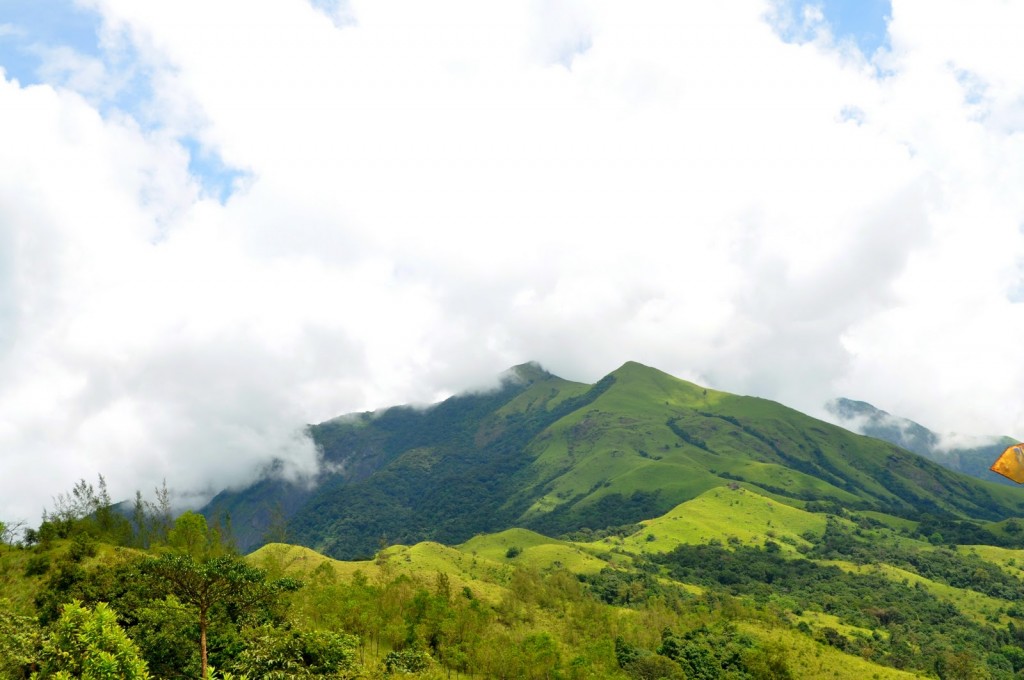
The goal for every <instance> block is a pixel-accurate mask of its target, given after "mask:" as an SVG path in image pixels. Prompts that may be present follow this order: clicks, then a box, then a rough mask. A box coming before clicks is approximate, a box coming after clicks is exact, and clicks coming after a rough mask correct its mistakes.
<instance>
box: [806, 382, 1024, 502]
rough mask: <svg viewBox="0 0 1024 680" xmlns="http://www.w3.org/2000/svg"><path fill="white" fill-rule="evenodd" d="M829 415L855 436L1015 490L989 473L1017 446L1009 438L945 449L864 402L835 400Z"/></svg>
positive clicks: (929, 434) (926, 433)
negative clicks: (899, 449) (1008, 447)
mask: <svg viewBox="0 0 1024 680" xmlns="http://www.w3.org/2000/svg"><path fill="white" fill-rule="evenodd" d="M826 408H827V409H828V411H829V413H831V414H832V415H833V416H835V417H836V418H837V419H838V420H839V422H840V423H841V424H842V425H843V426H845V427H848V428H849V429H851V430H854V431H855V432H860V433H861V434H864V435H867V436H869V437H875V438H876V439H881V440H883V441H887V442H891V443H893V444H895V445H896V446H900V447H902V448H904V449H907V450H908V451H913V452H914V453H916V454H919V455H921V456H924V457H925V458H927V459H929V460H932V461H935V462H936V463H938V464H939V465H942V466H943V467H946V468H949V469H950V470H955V471H957V472H963V473H964V474H967V475H970V476H972V477H977V478H978V479H984V480H986V481H990V482H998V483H1000V484H1004V485H1009V486H1016V485H1015V484H1014V483H1013V482H1012V481H1010V480H1008V479H1007V478H1005V477H1003V476H1002V475H997V474H996V473H994V472H992V471H991V470H989V467H990V466H991V465H992V461H994V460H995V459H996V458H997V457H998V456H999V454H1000V453H1001V452H1002V451H1003V450H1004V449H1005V448H1006V447H1007V446H1010V445H1011V444H1015V443H1016V442H1017V440H1016V439H1012V438H1010V437H990V438H989V439H990V441H989V442H988V443H985V444H982V445H979V446H975V447H969V448H963V447H961V448H946V447H943V446H942V441H941V437H939V435H938V434H936V433H935V432H933V431H931V430H929V429H928V428H926V427H924V426H923V425H919V424H918V423H915V422H914V421H913V420H908V419H907V418H901V417H899V416H894V415H890V414H889V413H886V412H885V411H883V410H881V409H878V408H875V407H874V406H872V405H871V404H869V403H867V402H864V401H854V400H852V399H843V398H840V399H836V400H834V401H832V402H830V403H829V404H827V405H826Z"/></svg>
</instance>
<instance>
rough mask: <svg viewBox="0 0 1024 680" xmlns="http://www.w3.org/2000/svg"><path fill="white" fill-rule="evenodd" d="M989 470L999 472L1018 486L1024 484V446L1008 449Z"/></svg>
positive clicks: (1019, 445) (1016, 445)
mask: <svg viewBox="0 0 1024 680" xmlns="http://www.w3.org/2000/svg"><path fill="white" fill-rule="evenodd" d="M989 470H991V471H992V472H998V473H999V474H1001V475H1002V476H1003V477H1008V478H1010V479H1012V480H1013V481H1015V482H1017V483H1018V484H1024V444H1014V445H1013V446H1010V447H1007V449H1006V450H1005V451H1003V453H1002V454H1001V455H1000V456H999V458H997V459H996V462H994V463H992V467H990V468H989Z"/></svg>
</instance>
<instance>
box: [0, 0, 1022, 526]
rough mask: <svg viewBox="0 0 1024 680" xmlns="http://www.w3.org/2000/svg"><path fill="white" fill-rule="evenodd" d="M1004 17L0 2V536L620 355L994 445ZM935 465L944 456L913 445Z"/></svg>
mask: <svg viewBox="0 0 1024 680" xmlns="http://www.w3.org/2000/svg"><path fill="white" fill-rule="evenodd" d="M1022 32H1024V3H1019V2H1010V1H1007V0H977V1H976V2H971V3H964V2H959V1H955V0H892V2H891V3H890V2H888V1H887V0H867V1H854V0H828V1H826V2H821V3H816V2H804V1H803V0H732V1H730V2H702V3H680V2H674V1H666V2H658V1H654V0H651V1H648V0H639V1H637V2H629V3H622V2H611V1H604V0H594V1H593V2H583V1H579V2H577V1H575V0H545V1H542V0H508V1H507V2H502V3H480V2H473V1H470V0H435V1H434V2H431V3H423V2H417V1H414V0H372V1H370V0H351V1H347V0H268V1H266V2H259V3H254V2H245V1H243V0H219V1H218V2H209V0H203V1H202V2H200V1H199V0H179V1H178V2H173V3H168V2H161V3H157V2H139V0H0V519H5V520H7V521H11V520H18V519H23V520H27V521H28V522H30V523H35V522H37V520H38V518H39V516H40V514H41V512H42V510H43V508H44V507H48V506H49V507H52V505H51V501H52V498H53V497H54V496H56V495H57V494H58V493H61V492H64V491H67V490H68V489H70V488H71V486H72V485H73V484H74V483H75V481H77V480H78V479H80V478H86V479H88V480H94V479H96V476H97V475H98V474H103V475H104V477H105V478H106V480H107V483H108V485H109V488H110V492H111V494H112V495H113V496H114V497H115V498H129V497H131V496H133V495H134V493H135V490H136V489H139V490H142V492H143V493H144V494H145V495H151V493H152V489H153V488H154V487H156V486H157V485H159V484H160V483H161V482H162V480H166V481H167V484H168V486H169V487H170V488H171V490H172V491H173V493H174V494H175V498H176V499H177V501H178V502H179V503H180V504H182V505H183V506H185V505H189V504H191V505H193V506H194V505H196V504H198V503H202V502H203V501H204V500H206V499H207V498H209V496H210V495H211V494H212V493H215V492H216V491H217V490H219V489H221V488H224V487H229V486H238V485H243V484H246V483H247V482H249V481H251V480H252V479H253V478H254V477H255V476H256V475H258V474H259V473H260V471H261V470H264V469H266V468H267V467H268V466H270V465H272V464H273V462H274V461H275V460H280V461H283V465H281V466H279V467H280V470H281V471H282V472H281V474H284V475H286V476H288V477H289V478H292V479H297V480H303V479H309V478H310V477H311V475H313V474H315V472H316V469H317V465H318V461H317V455H316V451H315V449H314V447H313V446H312V443H311V442H310V441H309V440H308V438H306V437H305V436H304V435H303V427H304V425H305V424H307V423H315V422H320V421H323V420H325V419H328V418H331V417H334V416H337V415H339V414H343V413H348V412H353V411H364V410H372V409H377V408H382V407H386V406H389V405H393V404H400V403H430V402H433V401H436V400H439V399H442V398H444V397H445V396H447V395H450V394H453V393H457V392H460V391H464V390H467V389H483V388H486V387H487V386H489V385H493V384H495V381H496V380H497V378H496V376H498V375H499V374H500V373H501V372H502V371H504V370H505V369H507V368H509V367H510V366H513V365H515V364H519V363H523V362H526V361H537V362H539V363H540V364H542V365H543V366H544V367H545V368H547V369H548V370H550V371H552V372H553V373H555V374H557V375H559V376H562V377H564V378H567V379H571V380H578V381H583V382H594V381H596V380H598V379H600V378H601V377H602V376H604V375H605V374H607V373H609V372H611V371H613V370H614V369H616V368H617V367H618V366H620V365H621V364H622V363H624V362H625V361H629V360H634V361H639V362H642V363H645V364H648V365H651V366H654V367H656V368H659V369H661V370H663V371H666V372H668V373H671V374H673V375H676V376H679V377H681V378H685V379H688V380H692V381H695V382H698V383H700V384H702V385H706V386H710V387H713V388H716V389H721V390H726V391H730V392H735V393H740V394H750V395H756V396H760V397H765V398H769V399H774V400H777V401H781V402H783V403H785V404H787V405H789V406H793V407H795V408H798V409H800V410H803V411H805V412H808V413H811V414H812V415H818V416H822V417H826V414H825V411H824V408H823V407H824V404H825V403H826V402H827V401H828V400H829V399H832V398H834V397H838V396H845V397H848V398H852V399H859V400H864V401H868V402H870V403H872V404H874V405H875V406H877V407H879V408H882V409H885V410H887V411H889V412H891V413H894V414H898V415H901V416H904V417H908V418H912V419H914V420H916V421H918V422H920V423H922V424H924V425H926V426H927V427H929V428H931V429H933V430H936V431H939V432H943V433H957V435H958V436H963V437H967V436H971V435H989V434H998V435H1010V436H1018V437H1020V436H1024V389H1022V388H1021V386H1022V385H1024V380H1022V378H1024V351H1022V345H1024V341H1022V339H1024V307H1022V302H1024V234H1022V225H1024V69H1022V68H1021V65H1022V64H1024V41H1021V40H1020V39H1019V36H1020V35H1021V33H1022ZM950 441H955V439H954V438H951V439H950Z"/></svg>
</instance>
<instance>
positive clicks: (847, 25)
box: [774, 0, 892, 59]
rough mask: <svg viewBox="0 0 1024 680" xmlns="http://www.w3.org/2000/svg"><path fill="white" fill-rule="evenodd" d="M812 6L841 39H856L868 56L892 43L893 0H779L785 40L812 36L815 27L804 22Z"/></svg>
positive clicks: (778, 12) (780, 26) (778, 23)
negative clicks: (890, 27) (890, 39)
mask: <svg viewBox="0 0 1024 680" xmlns="http://www.w3.org/2000/svg"><path fill="white" fill-rule="evenodd" d="M808 8H815V9H817V10H819V11H820V12H821V14H822V15H823V17H824V20H825V21H826V22H827V23H828V25H829V28H830V29H831V31H832V35H834V36H835V38H836V40H837V41H843V40H852V41H853V42H854V43H855V44H856V45H857V47H858V48H859V49H860V51H861V53H862V54H864V56H865V57H867V58H868V59H870V58H871V57H872V55H874V53H875V52H876V51H877V50H878V49H879V48H883V47H888V45H889V33H888V21H889V18H890V17H891V16H892V2H891V0H815V1H814V2H806V1H804V0H778V1H777V2H776V15H775V17H774V19H775V27H776V30H778V31H779V34H780V35H781V36H782V38H783V39H784V40H786V41H788V42H802V41H803V40H806V39H808V38H809V37H810V35H809V33H810V31H809V29H810V28H811V27H809V26H807V25H806V22H805V21H804V14H805V10H806V9H808Z"/></svg>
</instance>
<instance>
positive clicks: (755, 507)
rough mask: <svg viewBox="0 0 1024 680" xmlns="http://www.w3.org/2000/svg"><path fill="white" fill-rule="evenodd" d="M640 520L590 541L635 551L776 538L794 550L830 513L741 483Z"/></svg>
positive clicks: (818, 531)
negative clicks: (618, 534)
mask: <svg viewBox="0 0 1024 680" xmlns="http://www.w3.org/2000/svg"><path fill="white" fill-rule="evenodd" d="M640 524H641V526H642V529H641V530H640V531H638V532H636V533H634V534H632V535H630V536H627V537H625V538H623V539H605V540H604V541H602V542H598V543H596V544H591V545H601V544H602V543H603V544H605V545H616V544H617V545H620V546H622V547H623V548H625V549H626V550H629V551H632V552H667V551H669V550H671V549H672V548H674V547H676V546H677V545H680V544H684V543H707V542H709V541H712V540H717V541H720V542H722V543H729V542H735V541H738V542H740V543H742V544H746V545H764V543H765V542H766V541H769V540H773V541H776V542H777V543H778V544H779V545H780V547H781V549H782V550H783V551H787V552H795V551H796V546H798V545H808V541H807V540H806V539H805V538H804V534H807V533H808V532H810V534H813V535H816V536H820V535H821V533H822V532H823V531H824V529H825V517H824V515H821V514H815V513H810V512H805V511H804V510H800V509H798V508H794V507H791V506H789V505H785V504H783V503H779V502H778V501H775V500H772V499H770V498H767V497H765V496H761V495H759V494H756V493H752V492H750V491H747V490H745V489H742V488H736V489H733V488H729V487H724V486H723V487H718V488H715V489H712V490H710V491H706V492H704V493H703V494H701V495H700V496H698V497H697V498H695V499H693V500H691V501H687V502H685V503H682V504H680V505H678V506H676V507H675V508H673V509H672V510H670V511H669V512H668V513H667V514H665V515H662V516H661V517H657V518H655V519H651V520H646V521H644V522H641V523H640Z"/></svg>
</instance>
